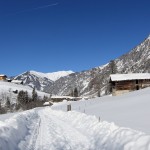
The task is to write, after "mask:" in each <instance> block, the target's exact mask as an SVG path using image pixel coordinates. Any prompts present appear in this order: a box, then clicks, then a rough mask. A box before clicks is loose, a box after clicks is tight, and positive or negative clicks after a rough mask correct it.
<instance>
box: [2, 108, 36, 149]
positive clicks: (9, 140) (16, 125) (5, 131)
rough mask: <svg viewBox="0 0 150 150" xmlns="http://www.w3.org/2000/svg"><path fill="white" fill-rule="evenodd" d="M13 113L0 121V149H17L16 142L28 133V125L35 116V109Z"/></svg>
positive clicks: (34, 119)
mask: <svg viewBox="0 0 150 150" xmlns="http://www.w3.org/2000/svg"><path fill="white" fill-rule="evenodd" d="M13 115H14V114H12V117H10V118H9V119H7V120H5V121H0V150H17V149H18V143H19V142H20V141H21V140H24V138H25V137H26V135H28V134H29V129H28V126H29V125H30V123H31V122H32V121H36V118H37V113H35V110H30V111H25V112H23V113H18V114H16V115H14V116H13Z"/></svg>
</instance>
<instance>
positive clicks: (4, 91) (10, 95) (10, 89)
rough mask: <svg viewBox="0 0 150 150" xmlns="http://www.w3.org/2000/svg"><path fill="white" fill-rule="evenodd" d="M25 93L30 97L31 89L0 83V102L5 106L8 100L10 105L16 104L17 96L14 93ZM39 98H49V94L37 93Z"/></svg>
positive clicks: (9, 83)
mask: <svg viewBox="0 0 150 150" xmlns="http://www.w3.org/2000/svg"><path fill="white" fill-rule="evenodd" d="M16 90H17V91H18V92H19V91H21V90H23V91H27V92H28V94H29V96H30V97H31V95H32V91H33V88H31V87H29V86H25V85H19V84H15V83H11V82H3V81H0V102H1V104H2V105H3V104H5V103H6V101H7V99H9V100H10V103H11V104H15V103H16V99H17V95H18V93H15V91H16ZM37 93H38V96H39V98H43V97H44V95H45V96H48V97H49V94H47V93H44V92H41V91H37Z"/></svg>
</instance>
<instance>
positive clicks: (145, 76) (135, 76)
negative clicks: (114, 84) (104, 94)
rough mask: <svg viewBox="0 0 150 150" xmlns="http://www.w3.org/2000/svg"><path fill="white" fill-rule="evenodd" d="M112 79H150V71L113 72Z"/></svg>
mask: <svg viewBox="0 0 150 150" xmlns="http://www.w3.org/2000/svg"><path fill="white" fill-rule="evenodd" d="M110 79H111V81H126V80H140V79H150V73H132V74H111V75H110Z"/></svg>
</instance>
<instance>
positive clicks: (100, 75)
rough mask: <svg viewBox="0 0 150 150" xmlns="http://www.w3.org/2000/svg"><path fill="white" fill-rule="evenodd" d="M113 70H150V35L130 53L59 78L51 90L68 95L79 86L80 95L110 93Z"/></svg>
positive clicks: (134, 71) (122, 71)
mask: <svg viewBox="0 0 150 150" xmlns="http://www.w3.org/2000/svg"><path fill="white" fill-rule="evenodd" d="M112 71H113V72H114V71H115V73H131V72H133V73H142V72H150V36H149V37H148V38H146V39H145V40H144V41H143V42H142V43H141V44H139V45H138V46H136V47H135V48H134V49H132V50H131V51H130V52H129V53H127V54H125V55H123V56H121V57H119V58H117V59H115V60H112V61H110V62H109V63H107V64H106V65H103V66H100V67H96V68H93V69H91V70H87V71H82V72H79V73H74V74H71V75H68V76H66V77H63V78H60V79H58V80H57V81H56V82H55V84H53V86H51V87H50V90H49V91H53V93H54V94H57V95H58V94H59V95H67V94H70V92H71V90H72V89H74V88H75V87H77V88H78V90H79V93H80V95H88V96H96V95H98V94H99V95H104V94H108V93H109V76H110V74H111V73H112Z"/></svg>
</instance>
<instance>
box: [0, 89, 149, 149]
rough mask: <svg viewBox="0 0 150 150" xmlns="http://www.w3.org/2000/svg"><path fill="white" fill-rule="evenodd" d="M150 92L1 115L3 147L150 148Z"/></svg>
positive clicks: (142, 91)
mask: <svg viewBox="0 0 150 150" xmlns="http://www.w3.org/2000/svg"><path fill="white" fill-rule="evenodd" d="M149 91H150V88H147V89H143V90H141V91H136V92H132V93H128V94H125V95H122V96H117V97H112V96H106V97H101V98H96V99H93V100H82V101H78V102H66V101H64V102H62V103H58V104H54V106H52V107H49V106H48V107H45V108H36V109H32V110H29V111H24V112H20V113H13V114H6V115H1V116H0V150H18V149H19V150H150V124H149V118H148V117H149V115H150V109H149V106H150V101H149V97H150V92H149ZM70 103H71V106H72V110H73V111H70V112H66V106H67V105H68V104H70ZM99 117H100V118H99ZM105 120H106V121H105ZM107 121H108V122H107ZM118 125H119V126H118Z"/></svg>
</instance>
